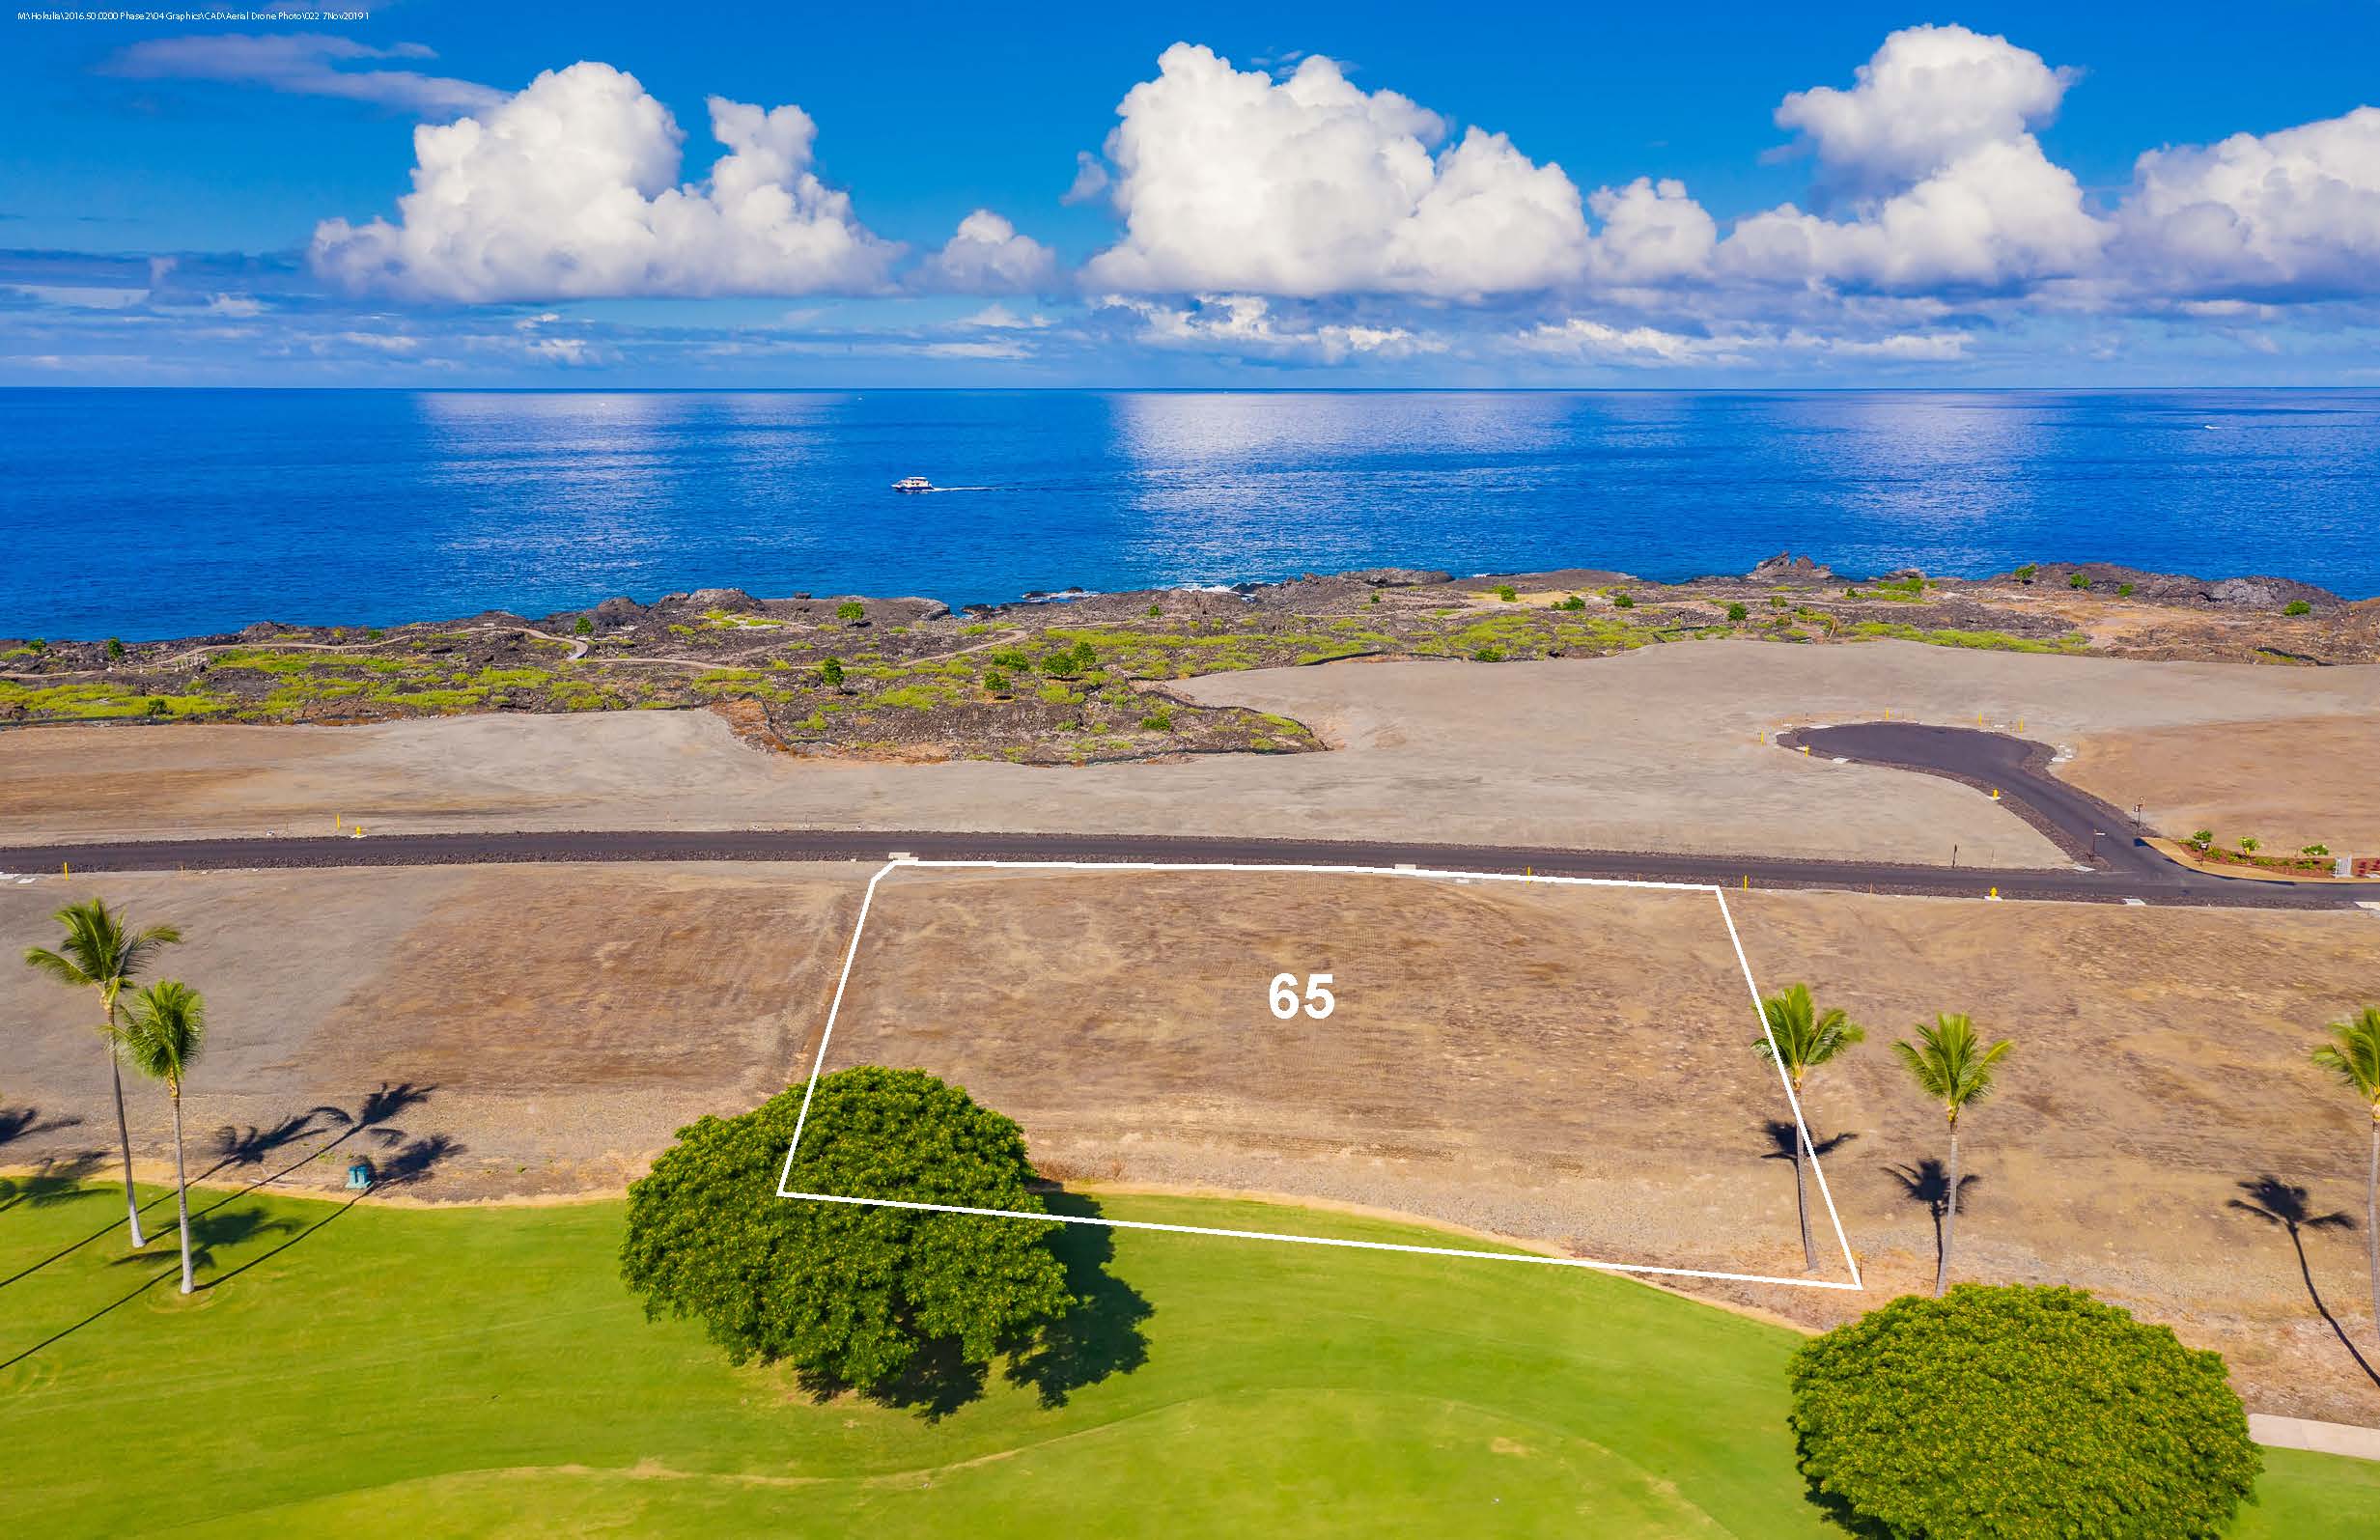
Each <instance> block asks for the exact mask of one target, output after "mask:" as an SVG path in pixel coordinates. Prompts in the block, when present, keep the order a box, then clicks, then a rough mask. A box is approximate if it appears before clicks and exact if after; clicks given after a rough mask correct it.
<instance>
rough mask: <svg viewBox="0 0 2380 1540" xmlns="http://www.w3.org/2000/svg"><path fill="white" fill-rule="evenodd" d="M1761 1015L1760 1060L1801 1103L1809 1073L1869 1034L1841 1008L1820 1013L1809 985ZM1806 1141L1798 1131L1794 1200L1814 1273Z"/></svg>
mask: <svg viewBox="0 0 2380 1540" xmlns="http://www.w3.org/2000/svg"><path fill="white" fill-rule="evenodd" d="M1760 1014H1761V1015H1762V1016H1764V1017H1766V1018H1767V1019H1768V1023H1769V1029H1768V1031H1767V1032H1766V1033H1765V1034H1763V1035H1762V1037H1761V1038H1760V1041H1759V1042H1758V1043H1757V1044H1755V1045H1754V1047H1756V1048H1757V1049H1758V1050H1759V1051H1760V1056H1761V1057H1763V1058H1765V1059H1768V1060H1769V1061H1770V1062H1772V1063H1774V1064H1777V1065H1779V1066H1781V1067H1782V1068H1783V1070H1784V1072H1785V1078H1786V1079H1787V1080H1789V1081H1791V1082H1792V1085H1793V1099H1794V1101H1795V1102H1796V1103H1800V1102H1801V1100H1802V1082H1803V1081H1804V1080H1805V1079H1806V1078H1808V1076H1809V1072H1810V1071H1812V1070H1814V1069H1816V1068H1818V1066H1820V1065H1821V1064H1825V1063H1828V1062H1830V1061H1832V1060H1833V1059H1834V1057H1835V1056H1836V1055H1838V1054H1840V1053H1841V1052H1842V1051H1843V1050H1845V1049H1848V1048H1850V1047H1852V1046H1853V1045H1854V1044H1857V1043H1863V1042H1865V1041H1866V1040H1867V1032H1866V1030H1865V1029H1864V1028H1862V1027H1861V1026H1860V1025H1859V1024H1858V1023H1856V1022H1852V1021H1851V1020H1850V1019H1849V1018H1847V1017H1845V1016H1844V1015H1843V1013H1842V1010H1841V1008H1840V1007H1830V1008H1828V1009H1827V1010H1824V1011H1821V1010H1819V1009H1818V1007H1817V1004H1816V1003H1815V1002H1814V1001H1812V1000H1811V999H1810V997H1809V986H1808V985H1806V984H1796V985H1795V986H1793V988H1791V989H1789V990H1787V991H1785V993H1784V994H1772V995H1770V996H1769V997H1768V998H1767V999H1764V1000H1762V1001H1761V1002H1760ZM1802 1122H1803V1126H1804V1128H1805V1129H1806V1128H1807V1126H1808V1123H1809V1109H1808V1107H1807V1106H1804V1107H1803V1109H1802ZM1805 1144H1806V1139H1805V1137H1803V1136H1802V1134H1801V1133H1800V1131H1797V1132H1796V1137H1795V1138H1794V1141H1793V1200H1794V1203H1795V1205H1796V1207H1798V1208H1799V1210H1800V1211H1801V1216H1802V1270H1803V1271H1804V1272H1806V1273H1807V1272H1811V1271H1814V1270H1815V1269H1816V1268H1817V1266H1818V1247H1817V1246H1816V1245H1815V1244H1814V1243H1813V1242H1812V1241H1811V1239H1810V1233H1809V1185H1808V1178H1807V1176H1806V1174H1805V1171H1804V1166H1803V1162H1804V1161H1805V1159H1806V1153H1807V1152H1806V1149H1805V1148H1804V1146H1805Z"/></svg>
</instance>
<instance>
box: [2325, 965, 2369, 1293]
mask: <svg viewBox="0 0 2380 1540" xmlns="http://www.w3.org/2000/svg"><path fill="white" fill-rule="evenodd" d="M2329 1031H2330V1034H2331V1040H2330V1041H2329V1042H2328V1043H2325V1044H2323V1045H2322V1046H2321V1047H2319V1048H2317V1049H2315V1050H2313V1061H2314V1062H2315V1063H2316V1064H2319V1065H2320V1066H2322V1067H2323V1068H2324V1069H2326V1070H2329V1071H2330V1072H2332V1073H2333V1074H2335V1075H2337V1076H2338V1078H2339V1079H2341V1080H2342V1081H2344V1082H2345V1083H2346V1086H2347V1089H2348V1090H2350V1091H2353V1092H2354V1093H2355V1094H2356V1096H2357V1097H2358V1098H2359V1099H2361V1100H2362V1101H2363V1102H2364V1103H2366V1105H2367V1106H2370V1108H2371V1171H2370V1174H2369V1175H2367V1176H2366V1178H2365V1180H2364V1215H2365V1218H2364V1240H2365V1243H2366V1247H2367V1248H2368V1249H2369V1251H2370V1253H2371V1319H2372V1325H2373V1326H2374V1327H2376V1328H2380V1005H2366V1006H2365V1007H2364V1008H2363V1009H2362V1010H2361V1011H2358V1012H2357V1013H2356V1014H2355V1015H2354V1016H2353V1017H2352V1018H2350V1019H2349V1020H2347V1021H2344V1022H2332V1023H2331V1024H2330V1027H2329Z"/></svg>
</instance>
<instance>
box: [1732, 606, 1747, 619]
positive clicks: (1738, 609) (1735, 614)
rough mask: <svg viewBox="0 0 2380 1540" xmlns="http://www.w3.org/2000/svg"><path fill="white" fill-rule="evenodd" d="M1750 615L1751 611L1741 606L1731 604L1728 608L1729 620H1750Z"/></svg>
mask: <svg viewBox="0 0 2380 1540" xmlns="http://www.w3.org/2000/svg"><path fill="white" fill-rule="evenodd" d="M1750 614H1751V611H1750V610H1749V609H1746V608H1745V607H1744V606H1743V605H1741V604H1729V605H1728V606H1727V618H1728V619H1729V620H1744V619H1747V618H1749V617H1750Z"/></svg>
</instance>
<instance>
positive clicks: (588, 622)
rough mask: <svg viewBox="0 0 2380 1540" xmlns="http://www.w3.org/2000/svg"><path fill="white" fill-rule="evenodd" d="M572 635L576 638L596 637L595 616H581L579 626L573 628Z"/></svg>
mask: <svg viewBox="0 0 2380 1540" xmlns="http://www.w3.org/2000/svg"><path fill="white" fill-rule="evenodd" d="M571 634H572V635H574V636H592V635H594V634H595V617H594V616H592V615H581V616H579V617H578V624H577V625H575V626H573V627H572V628H571Z"/></svg>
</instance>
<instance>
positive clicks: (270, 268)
mask: <svg viewBox="0 0 2380 1540" xmlns="http://www.w3.org/2000/svg"><path fill="white" fill-rule="evenodd" d="M838 9H839V10H841V11H842V12H843V13H845V14H828V13H827V12H826V10H825V9H824V8H821V9H811V8H780V7H767V8H763V7H750V8H737V9H735V10H733V11H730V10H727V9H725V8H701V7H693V8H668V9H665V8H656V7H651V6H603V5H581V6H576V7H573V8H571V10H570V12H569V13H568V14H567V17H564V16H561V15H559V14H552V13H546V14H527V13H526V12H525V10H524V11H510V10H498V9H496V8H491V7H489V6H487V5H485V4H479V5H469V4H437V3H411V4H400V5H386V6H379V7H377V8H374V9H373V10H372V12H371V14H370V15H369V16H368V17H367V18H366V19H363V20H360V21H298V20H284V19H279V18H275V19H272V20H260V21H255V22H242V23H225V22H221V21H211V22H207V23H188V24H164V23H145V22H70V21H39V20H19V19H13V18H12V19H0V32H5V45H0V136H4V138H0V142H5V143H6V144H7V145H8V146H9V147H10V153H9V154H7V155H6V156H5V157H0V383H15V384H28V383H36V384H56V383H108V384H125V383H174V384H186V383H224V384H429V385H468V384H475V383H485V384H502V385H567V386H606V385H711V384H715V385H789V386H801V385H825V386H837V385H861V384H867V385H882V384H918V385H933V384H953V385H961V384H965V385H980V384H1013V385H1037V384H1111V385H1132V384H1148V385H1201V384H1242V385H1265V384H1284V385H1287V384H1326V383H1337V384H1347V385H1404V384H1462V385H1561V384H1582V385H1614V384H1616V385H1647V386H1678V385H1745V386H1773V385H1813V386H1826V385H1864V384H1891V383H1902V384H2028V385H2068V384H2071V385H2121V384H2192V383H2218V382H2240V383H2282V384H2286V383H2380V368H2376V367H2375V354H2374V351H2373V346H2372V345H2373V343H2374V341H2375V337H2376V336H2380V327H2376V326H2375V306H2374V299H2375V297H2376V296H2380V111H2375V110H2373V106H2372V104H2374V103H2380V72H2375V71H2374V70H2373V69H2372V68H2371V66H2370V63H2369V61H2370V60H2371V59H2373V58H2375V57H2380V6H2374V5H2372V4H2369V3H2367V0H2366V3H2357V4H2344V5H2286V4H2284V5H2279V6H2272V7H2266V8H2262V9H2260V10H2259V11H2257V12H2256V13H2254V15H2252V16H2249V15H2243V14H2241V13H2240V12H2238V11H2237V10H2236V8H2224V9H2218V8H2214V7H2211V6H2209V7H2191V8H2179V9H2177V8H2173V7H2163V8H2149V7H2131V6H2124V7H2084V6H2074V5H2070V4H2069V5H2063V6H2057V7H2047V6H1964V7H1961V8H1959V9H1958V10H1956V11H1953V12H1948V13H1942V14H1924V13H1917V12H1913V11H1911V10H1909V9H1908V8H1906V7H1890V8H1887V7H1874V6H1864V5H1857V6H1854V5H1838V6H1831V7H1825V8H1803V9H1801V10H1799V11H1795V10H1789V9H1787V8H1778V7H1773V6H1761V7H1738V6H1718V5H1706V6H1703V7H1697V8H1657V7H1642V8H1631V9H1630V10H1628V11H1626V12H1624V13H1623V12H1618V11H1612V12H1608V13H1599V12H1596V11H1591V10H1582V8H1577V7H1561V8H1554V7H1546V8H1526V7H1525V8H1514V9H1504V10H1498V11H1496V12H1494V13H1493V14H1486V13H1483V14H1477V15H1470V14H1456V13H1451V12H1449V11H1448V10H1447V9H1446V8H1444V7H1429V8H1419V7H1405V6H1396V5H1384V4H1374V5H1369V6H1364V7H1354V6H1344V7H1340V6H1333V7H1301V8H1287V7H1281V6H1278V5H1270V6H1263V7H1256V6H1212V5H1211V6H1202V7H1198V8H1183V9H1168V8H1165V7H1162V6H1143V7H1137V8H1101V9H1092V8H1088V7H1045V8H1039V9H1038V10H1037V11H1036V12H1035V13H1034V14H1033V16H1032V19H1031V20H1030V21H1029V22H1026V23H1020V22H1019V20H1018V19H1017V17H1016V15H1015V14H1014V13H1009V12H1001V11H998V10H997V9H996V8H982V7H964V8H962V7H944V6H927V5H915V6H886V7H879V8H838ZM863 11H864V12H866V13H867V14H859V13H861V12H863ZM714 102H715V103H718V105H714ZM788 108H791V109H793V110H792V111H784V110H780V109H788ZM2359 109H2360V110H2359ZM417 128H418V129H422V130H424V131H423V133H422V136H421V138H422V142H421V143H420V144H418V145H417V143H416V130H417ZM424 155H427V156H428V157H429V158H428V159H427V160H423V159H421V158H420V157H421V156H424ZM2144 156H2145V157H2146V158H2143V157H2144ZM409 194H410V195H412V196H411V197H410V199H409V201H407V202H401V200H406V199H407V197H408V195H409Z"/></svg>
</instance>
